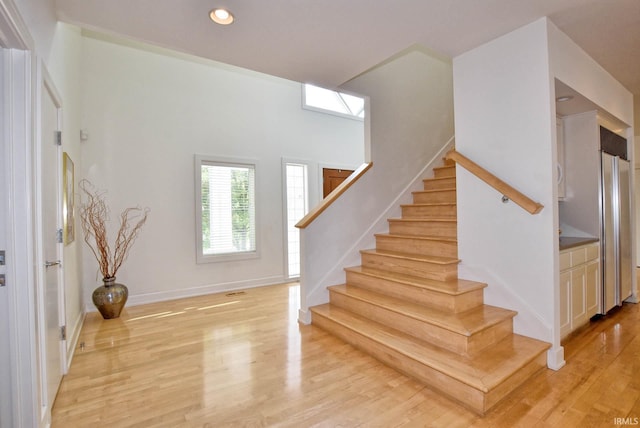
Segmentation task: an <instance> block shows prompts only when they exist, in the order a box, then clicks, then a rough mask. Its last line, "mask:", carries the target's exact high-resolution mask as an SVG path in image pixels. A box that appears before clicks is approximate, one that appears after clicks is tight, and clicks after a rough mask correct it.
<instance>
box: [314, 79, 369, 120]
mask: <svg viewBox="0 0 640 428" xmlns="http://www.w3.org/2000/svg"><path fill="white" fill-rule="evenodd" d="M302 94H303V97H302V105H303V107H304V108H306V109H309V110H315V111H321V112H324V113H330V114H335V115H338V116H343V117H348V118H350V119H358V120H362V119H364V98H361V97H356V96H354V95H349V94H345V93H343V92H337V91H332V90H330V89H324V88H320V87H318V86H314V85H310V84H308V83H307V84H304V85H303V86H302Z"/></svg>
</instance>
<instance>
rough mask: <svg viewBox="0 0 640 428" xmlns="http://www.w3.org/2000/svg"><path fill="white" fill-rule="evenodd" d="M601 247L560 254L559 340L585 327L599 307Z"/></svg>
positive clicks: (571, 249)
mask: <svg viewBox="0 0 640 428" xmlns="http://www.w3.org/2000/svg"><path fill="white" fill-rule="evenodd" d="M599 255H600V244H599V243H597V242H596V243H590V244H586V245H582V246H578V247H574V248H570V249H566V250H563V251H561V252H560V336H561V337H565V336H566V335H567V334H569V333H571V332H572V331H574V330H575V329H577V328H578V327H580V326H582V325H584V324H586V323H587V322H588V321H589V319H590V318H591V317H592V316H594V315H595V314H596V313H597V312H598V305H599V303H600V293H601V290H600V259H599Z"/></svg>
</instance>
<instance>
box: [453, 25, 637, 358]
mask: <svg viewBox="0 0 640 428" xmlns="http://www.w3.org/2000/svg"><path fill="white" fill-rule="evenodd" d="M453 64H454V85H455V91H454V92H455V113H456V146H457V149H458V150H459V151H460V152H461V153H462V154H464V155H465V156H468V157H469V158H471V159H472V160H474V161H476V162H477V163H479V164H480V165H481V166H483V167H484V168H486V169H488V170H489V171H490V172H492V173H494V174H495V175H497V176H498V177H500V178H502V179H503V180H504V181H506V182H508V183H509V184H511V185H513V186H514V187H515V188H517V189H518V190H520V191H522V192H523V193H524V194H526V195H528V196H529V197H531V198H532V199H534V200H537V201H539V202H540V203H542V204H543V205H544V206H545V208H544V209H543V210H542V212H540V213H539V214H537V215H530V214H528V213H526V212H525V211H523V210H522V209H520V208H519V207H518V206H516V205H514V204H513V203H507V204H504V203H502V202H501V195H500V194H498V193H497V192H496V191H494V190H493V189H492V188H490V187H488V186H487V185H485V184H484V183H483V182H481V181H479V180H478V179H476V178H475V177H473V176H471V175H470V174H469V173H467V172H466V171H465V170H463V169H461V168H460V167H458V181H457V189H458V254H459V257H460V259H461V260H462V263H461V265H460V275H461V276H462V275H465V276H468V277H469V279H476V280H479V281H486V282H489V289H488V291H487V292H485V301H486V302H487V303H489V304H500V305H502V306H505V304H504V301H505V300H506V301H507V306H509V307H510V308H511V309H515V310H517V311H518V312H519V315H518V316H517V317H516V320H515V323H514V330H515V331H516V332H517V333H521V334H524V335H527V336H531V337H535V338H538V339H541V340H544V341H547V342H549V343H551V344H552V348H551V349H550V351H549V353H548V358H547V364H548V366H549V367H551V368H554V369H558V368H560V367H562V366H563V365H564V356H563V348H562V347H561V346H560V333H559V303H558V302H559V291H558V290H559V264H558V224H559V222H558V205H557V187H556V185H555V183H556V179H557V177H556V175H557V172H556V168H555V165H556V161H557V159H556V158H557V154H556V153H557V152H556V146H557V142H556V135H555V120H556V118H555V113H556V112H555V85H554V82H555V78H557V79H559V80H561V81H562V82H563V83H565V84H567V85H569V86H571V87H572V88H574V89H576V90H578V91H579V92H581V93H582V94H583V95H585V96H586V97H587V98H590V99H591V100H592V101H594V102H595V103H596V104H598V105H600V106H603V107H605V108H606V111H608V112H609V113H610V114H613V115H614V116H616V117H618V118H619V119H620V120H622V121H625V122H627V123H629V122H628V120H629V118H630V113H631V111H630V110H629V108H628V106H629V105H630V104H629V95H628V92H626V91H625V90H624V88H622V87H621V85H620V84H619V83H618V82H616V81H615V80H614V79H613V78H612V77H611V76H610V75H609V74H607V73H606V72H604V70H603V69H602V67H600V66H599V65H598V64H597V63H595V61H593V60H592V59H591V58H589V57H588V56H587V55H586V54H585V53H584V51H582V50H581V49H580V48H579V47H578V46H577V45H576V44H575V43H573V42H572V41H571V40H570V39H569V38H568V37H566V36H565V35H564V34H562V33H561V32H559V30H558V29H557V28H556V27H555V26H554V25H553V24H552V23H551V22H550V21H549V20H548V19H546V18H542V19H540V20H538V21H535V22H533V23H531V24H529V25H527V26H524V27H522V28H520V29H518V30H515V31H513V32H511V33H509V34H507V35H505V36H502V37H500V38H498V39H495V40H493V41H491V42H489V43H487V44H485V45H483V46H480V47H478V48H476V49H474V50H472V51H469V52H467V53H464V54H462V55H460V56H458V57H456V58H454V61H453ZM492 281H493V283H492ZM492 286H493V287H494V288H493V289H492Z"/></svg>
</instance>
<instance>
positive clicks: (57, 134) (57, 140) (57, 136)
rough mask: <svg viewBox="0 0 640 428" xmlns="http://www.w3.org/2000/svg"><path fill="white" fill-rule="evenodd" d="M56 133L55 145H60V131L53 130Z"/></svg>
mask: <svg viewBox="0 0 640 428" xmlns="http://www.w3.org/2000/svg"><path fill="white" fill-rule="evenodd" d="M54 132H55V134H56V137H55V138H56V145H57V146H61V145H62V131H54Z"/></svg>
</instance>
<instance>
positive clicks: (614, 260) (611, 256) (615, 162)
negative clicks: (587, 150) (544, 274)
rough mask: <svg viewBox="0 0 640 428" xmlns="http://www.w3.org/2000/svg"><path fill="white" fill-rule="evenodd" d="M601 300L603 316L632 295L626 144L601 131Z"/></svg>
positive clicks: (603, 129)
mask: <svg viewBox="0 0 640 428" xmlns="http://www.w3.org/2000/svg"><path fill="white" fill-rule="evenodd" d="M600 145H601V152H600V153H601V159H602V168H601V186H600V200H601V206H600V208H601V210H600V216H601V217H600V218H601V222H600V224H601V237H600V246H601V259H602V294H601V296H602V298H601V300H600V313H601V314H606V313H607V312H608V311H609V310H611V309H612V308H613V307H615V306H620V305H622V301H623V300H624V299H626V298H627V297H629V296H630V295H631V278H632V276H631V275H632V274H633V263H632V260H631V245H632V243H631V218H632V215H631V172H630V166H629V161H628V160H627V140H626V139H624V138H623V137H620V136H619V135H616V134H614V133H612V132H611V131H609V130H607V129H605V128H600Z"/></svg>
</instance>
